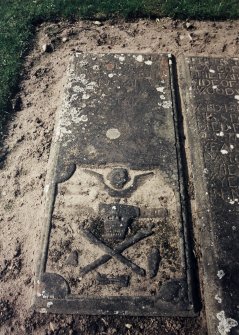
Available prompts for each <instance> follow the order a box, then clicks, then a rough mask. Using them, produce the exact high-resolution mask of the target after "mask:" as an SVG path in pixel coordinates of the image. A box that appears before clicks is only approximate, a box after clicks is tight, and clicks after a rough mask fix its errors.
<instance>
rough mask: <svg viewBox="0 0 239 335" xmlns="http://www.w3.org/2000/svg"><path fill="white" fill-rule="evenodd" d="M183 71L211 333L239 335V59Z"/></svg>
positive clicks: (189, 63) (201, 61)
mask: <svg viewBox="0 0 239 335" xmlns="http://www.w3.org/2000/svg"><path fill="white" fill-rule="evenodd" d="M183 63H184V64H182V65H181V67H180V72H181V75H180V77H181V80H180V83H181V96H182V98H183V112H184V114H185V118H186V124H187V127H186V128H187V137H188V151H189V152H190V155H191V161H192V164H191V173H192V175H193V182H194V190H195V192H194V196H195V198H194V200H193V202H194V205H195V211H196V215H197V222H198V223H197V225H198V230H200V237H201V238H200V244H201V251H202V263H203V268H204V274H203V281H204V295H205V296H204V298H205V307H206V314H207V321H208V328H209V333H210V334H239V327H238V322H239V290H238V285H239V256H238V255H239V243H238V240H239V226H238V221H239V188H238V187H239V173H238V172H239V170H238V167H239V165H238V164H239V151H238V149H239V146H238V141H239V60H238V58H233V59H222V58H203V57H188V58H186V59H185V61H184V62H183Z"/></svg>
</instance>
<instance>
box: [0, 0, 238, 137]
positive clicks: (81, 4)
mask: <svg viewBox="0 0 239 335" xmlns="http://www.w3.org/2000/svg"><path fill="white" fill-rule="evenodd" d="M115 16H120V17H125V18H135V17H162V16H170V17H174V18H197V19H213V20H215V19H233V18H239V5H238V0H223V1H220V0H0V133H1V132H2V126H3V124H4V123H5V120H6V119H7V116H8V113H9V111H10V110H11V108H10V99H11V97H12V94H14V92H15V91H16V87H17V83H18V80H19V74H20V70H21V66H22V62H23V59H24V55H25V53H26V52H27V49H28V47H29V44H30V41H31V40H32V38H33V36H34V26H35V25H36V24H37V23H38V22H42V21H49V20H56V19H72V18H83V19H94V18H98V17H104V18H111V17H115Z"/></svg>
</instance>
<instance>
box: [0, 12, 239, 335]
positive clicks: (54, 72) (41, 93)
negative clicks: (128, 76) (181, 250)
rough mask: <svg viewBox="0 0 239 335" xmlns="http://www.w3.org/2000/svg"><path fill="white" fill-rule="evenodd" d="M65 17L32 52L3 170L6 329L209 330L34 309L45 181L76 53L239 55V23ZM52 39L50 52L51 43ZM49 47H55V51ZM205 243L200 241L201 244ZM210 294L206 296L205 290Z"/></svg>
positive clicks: (192, 323) (194, 333) (180, 322)
mask: <svg viewBox="0 0 239 335" xmlns="http://www.w3.org/2000/svg"><path fill="white" fill-rule="evenodd" d="M190 23H191V25H188V27H186V25H185V22H181V21H173V20H171V19H167V18H166V19H162V20H156V21H149V20H139V21H135V22H125V21H114V22H113V21H112V22H108V21H107V22H105V23H102V25H97V24H95V23H93V22H87V21H84V22H83V21H80V22H77V23H69V22H60V23H57V24H55V23H54V24H42V25H41V26H40V27H38V28H37V36H36V40H35V43H34V47H33V50H32V51H31V52H30V53H29V55H28V56H27V57H26V63H25V67H24V75H23V77H24V79H23V81H22V82H21V92H20V96H21V98H22V102H23V104H22V108H21V110H20V111H19V112H17V113H16V114H15V116H14V118H13V119H12V120H11V122H9V129H8V133H7V134H6V137H5V143H4V150H5V152H7V155H6V158H5V160H4V162H3V163H1V167H0V168H1V169H0V203H1V207H0V253H1V257H0V283H1V284H0V334H1V335H5V334H16V335H22V334H36V335H37V334H162V335H164V334H171V335H176V334H180V335H183V334H185V335H190V334H191V335H204V334H206V333H207V332H206V326H205V321H204V320H205V318H204V315H203V312H202V313H201V314H200V315H199V317H198V318H192V319H183V318H171V319H169V318H167V319H164V318H130V317H117V318H116V317H103V316H98V317H81V316H61V315H58V316H56V315H40V314H36V313H34V312H33V311H31V310H30V307H31V297H32V291H33V284H34V271H35V262H36V256H37V250H38V249H37V248H38V246H39V241H40V233H41V220H40V217H41V211H42V194H43V187H44V179H45V175H46V169H47V162H48V156H49V151H50V145H51V138H52V132H53V126H54V115H55V112H56V110H57V108H59V106H60V102H61V94H62V78H64V75H65V71H66V67H67V65H68V61H69V57H70V55H71V54H72V53H73V52H74V51H77V52H94V53H100V52H125V53H130V52H134V53H135V52H140V53H152V52H155V53H172V54H174V55H175V56H179V55H181V54H185V55H199V56H203V55H204V56H209V55H210V56H223V57H231V56H232V57H233V56H238V53H239V21H230V22H229V21H228V22H198V21H190ZM44 44H49V47H48V48H47V51H51V52H44V51H43V48H42V47H43V45H44ZM48 49H49V50H48ZM197 244H198V243H197ZM202 295H203V294H202Z"/></svg>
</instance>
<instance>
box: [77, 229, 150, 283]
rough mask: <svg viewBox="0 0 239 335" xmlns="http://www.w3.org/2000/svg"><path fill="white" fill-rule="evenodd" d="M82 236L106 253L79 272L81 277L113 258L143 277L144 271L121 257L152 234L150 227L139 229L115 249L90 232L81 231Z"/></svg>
mask: <svg viewBox="0 0 239 335" xmlns="http://www.w3.org/2000/svg"><path fill="white" fill-rule="evenodd" d="M82 233H83V234H84V236H85V237H86V238H87V239H88V240H89V241H90V242H92V243H94V244H96V245H98V246H99V247H100V248H101V249H102V250H104V251H105V252H106V254H105V255H103V256H101V257H99V258H98V259H97V260H95V261H94V262H92V263H90V264H88V265H87V266H85V267H84V268H82V269H81V270H80V273H81V275H86V274H87V273H88V272H90V271H93V270H95V269H96V268H98V267H99V266H101V265H103V264H105V263H106V262H108V261H109V260H110V259H111V258H115V259H117V260H118V261H120V262H121V263H123V264H124V265H126V266H128V267H129V268H130V269H131V270H132V271H134V272H135V273H137V274H138V275H140V276H143V277H144V276H145V275H146V273H145V270H144V269H142V268H141V267H139V266H138V265H136V264H135V263H133V262H132V261H131V260H129V259H128V258H126V257H125V256H123V255H122V252H123V251H124V250H126V249H128V248H129V247H130V246H132V245H134V244H135V243H137V242H139V241H141V240H143V239H145V238H146V237H148V236H150V235H152V234H153V231H152V227H151V228H149V229H140V230H139V231H138V232H137V233H136V234H135V235H134V236H132V237H130V238H128V239H126V240H124V241H123V242H121V243H119V244H118V245H117V246H116V247H115V248H110V247H109V246H107V245H106V244H105V243H103V242H102V241H101V240H99V239H98V238H97V237H96V236H95V235H94V234H93V233H92V232H90V231H89V230H86V229H82Z"/></svg>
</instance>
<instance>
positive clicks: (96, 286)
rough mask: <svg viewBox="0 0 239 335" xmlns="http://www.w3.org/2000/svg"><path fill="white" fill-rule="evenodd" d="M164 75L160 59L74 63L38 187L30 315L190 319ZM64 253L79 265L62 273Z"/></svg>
mask: <svg viewBox="0 0 239 335" xmlns="http://www.w3.org/2000/svg"><path fill="white" fill-rule="evenodd" d="M172 76H173V69H172V59H171V56H168V55H138V54H136V55H134V54H107V55H104V54H101V55H83V54H77V55H76V56H75V58H74V59H73V61H72V63H71V68H70V70H69V79H68V83H67V85H66V91H65V96H64V99H63V100H64V101H63V108H62V110H61V111H60V112H59V114H58V121H57V124H56V127H55V139H54V143H53V146H52V150H51V158H50V163H51V167H50V169H49V173H48V177H47V181H46V190H45V196H46V206H45V222H44V224H45V228H44V234H43V247H42V254H41V257H40V262H39V264H38V273H37V277H38V285H37V294H36V299H35V308H36V309H37V310H40V311H43V312H46V311H49V312H63V313H81V314H129V315H182V316H190V315H194V304H193V292H192V291H193V287H192V273H191V272H192V271H191V268H190V265H191V263H190V251H189V245H188V233H187V222H186V213H185V208H184V206H183V204H182V202H181V198H182V197H183V198H184V190H183V187H182V185H183V184H184V180H183V179H182V173H181V172H182V166H181V163H180V162H181V160H180V156H179V139H178V135H177V134H178V132H177V128H175V124H176V123H177V113H176V110H175V107H174V106H175V100H174V99H175V97H174V87H173V86H172ZM172 102H173V104H172ZM176 127H177V125H176ZM175 134H176V135H175ZM176 149H177V150H176ZM179 170H180V171H181V172H180V173H179ZM50 228H51V229H50ZM73 250H77V251H78V254H79V257H80V262H79V264H78V266H74V267H72V266H67V265H66V260H67V257H68V255H69V254H71V252H72V251H73ZM56 255H57V258H56ZM51 276H53V277H54V278H55V277H56V276H58V277H56V278H58V279H59V280H58V281H56V285H55V287H54V289H53V288H52V283H53V281H54V278H53V279H52V280H51ZM47 281H49V285H50V288H49V289H48V287H47V285H48V283H47ZM58 283H60V284H59V285H60V287H59V292H60V293H59V294H57V291H58V288H57V285H58ZM66 283H67V285H68V286H69V287H68V286H67V285H66ZM42 287H43V288H44V289H42ZM68 288H69V291H68ZM44 292H48V294H47V295H46V294H45V293H44ZM49 292H50V293H51V294H50V293H49ZM54 292H56V297H58V298H57V299H55V297H54Z"/></svg>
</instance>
